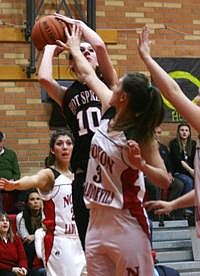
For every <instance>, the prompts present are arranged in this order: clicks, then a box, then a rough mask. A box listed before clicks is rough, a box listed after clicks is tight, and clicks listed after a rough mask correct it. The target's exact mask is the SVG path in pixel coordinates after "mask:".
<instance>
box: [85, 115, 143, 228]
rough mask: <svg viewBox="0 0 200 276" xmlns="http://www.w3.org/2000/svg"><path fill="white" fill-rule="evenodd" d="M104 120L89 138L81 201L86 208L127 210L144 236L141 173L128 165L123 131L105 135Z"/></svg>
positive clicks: (105, 122)
mask: <svg viewBox="0 0 200 276" xmlns="http://www.w3.org/2000/svg"><path fill="white" fill-rule="evenodd" d="M108 122H109V120H108V119H103V120H102V121H101V124H100V127H99V128H98V129H97V131H96V133H95V134H94V137H93V139H92V143H91V148H90V159H89V162H88V170H87V176H86V182H85V192H84V201H85V204H86V206H87V207H88V208H90V209H91V208H97V207H98V206H99V205H101V206H108V207H113V208H117V209H123V208H125V209H129V210H130V211H131V215H132V216H134V217H136V218H137V219H138V221H139V223H140V224H141V226H142V227H143V229H144V231H145V232H146V233H148V229H147V221H146V212H145V209H144V208H143V205H142V202H143V197H144V193H145V185H144V177H143V173H142V172H141V171H139V170H138V169H135V168H134V167H133V166H132V165H131V164H129V161H128V158H127V155H126V147H125V145H126V142H127V139H126V136H125V134H124V132H123V131H120V132H119V131H112V132H108V131H107V129H108Z"/></svg>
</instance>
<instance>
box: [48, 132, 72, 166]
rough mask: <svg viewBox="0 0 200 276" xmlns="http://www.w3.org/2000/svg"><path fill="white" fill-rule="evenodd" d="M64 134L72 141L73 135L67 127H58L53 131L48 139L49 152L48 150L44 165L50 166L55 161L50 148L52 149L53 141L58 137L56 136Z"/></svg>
mask: <svg viewBox="0 0 200 276" xmlns="http://www.w3.org/2000/svg"><path fill="white" fill-rule="evenodd" d="M64 135H67V136H69V137H70V138H71V140H72V143H74V138H73V135H72V133H71V131H70V130H69V129H58V130H55V131H53V132H52V134H51V138H50V141H49V147H50V152H49V155H48V156H47V157H46V158H45V167H49V166H52V165H53V164H54V163H55V155H54V154H52V152H51V150H53V148H54V145H55V142H56V140H57V139H58V137H59V136H64Z"/></svg>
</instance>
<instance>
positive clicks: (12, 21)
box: [0, 0, 200, 174]
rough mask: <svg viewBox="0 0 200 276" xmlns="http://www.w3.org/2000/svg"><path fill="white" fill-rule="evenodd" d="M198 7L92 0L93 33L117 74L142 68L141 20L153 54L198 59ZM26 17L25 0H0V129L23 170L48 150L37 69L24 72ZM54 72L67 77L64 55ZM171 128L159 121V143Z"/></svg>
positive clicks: (34, 166)
mask: <svg viewBox="0 0 200 276" xmlns="http://www.w3.org/2000/svg"><path fill="white" fill-rule="evenodd" d="M36 2H39V1H36ZM58 2H59V1H58V0H57V1H50V0H48V1H47V0H46V1H44V3H45V6H44V7H43V8H42V9H41V11H40V15H44V14H49V13H52V12H55V10H56V4H55V3H58ZM67 2H70V1H67ZM72 2H73V1H72ZM86 2H87V1H82V3H83V10H84V8H85V7H84V4H85V3H86ZM199 7H200V4H199V0H177V1H173V0H166V1H158V0H154V1H141V0H124V1H122V0H115V1H114V0H97V1H96V27H97V31H98V32H99V33H100V34H101V35H102V36H103V38H104V40H105V41H106V43H107V47H108V51H109V54H110V56H111V58H112V61H113V64H114V65H115V67H116V70H117V72H118V74H119V75H123V74H124V73H125V72H127V71H141V72H146V69H145V67H144V65H143V63H142V61H141V60H140V58H139V56H138V54H137V46H136V41H137V36H138V32H139V31H140V30H141V28H142V27H143V26H144V25H145V24H148V25H149V26H150V28H151V29H152V31H151V33H152V34H151V38H152V41H153V46H152V55H153V56H155V57H199V53H200V50H199V49H200V47H199V46H200V19H199ZM61 12H62V11H61ZM25 15H26V1H22V0H21V1H15V0H0V130H1V131H3V132H5V133H6V136H7V141H6V145H7V146H8V147H10V148H12V149H14V150H16V152H17V155H18V159H19V163H20V168H21V172H22V174H30V173H32V172H35V171H37V170H38V168H41V167H43V165H44V158H45V157H46V155H47V154H48V140H49V133H50V131H49V127H48V120H49V116H50V113H51V105H50V104H48V103H42V101H41V95H40V87H39V85H38V82H37V72H36V73H35V74H32V75H31V78H28V77H27V74H26V68H27V66H28V65H29V61H30V60H29V59H30V42H29V41H26V40H25V38H24V26H25V24H24V22H25V20H26V16H25ZM38 55H39V53H37V52H36V60H38ZM36 65H37V63H36ZM147 74H148V73H147ZM54 76H55V77H56V78H61V79H64V78H68V79H71V78H72V76H70V74H69V72H68V70H67V62H66V60H65V55H61V56H60V57H59V59H55V63H54ZM176 126H177V124H175V123H170V124H164V125H163V130H164V131H163V137H162V138H163V142H165V143H167V142H168V141H169V139H171V138H172V137H174V135H175V131H176ZM194 135H195V132H194Z"/></svg>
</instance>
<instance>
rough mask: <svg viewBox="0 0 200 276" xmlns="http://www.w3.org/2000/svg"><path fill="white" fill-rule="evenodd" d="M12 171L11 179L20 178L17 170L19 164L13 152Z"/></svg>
mask: <svg viewBox="0 0 200 276" xmlns="http://www.w3.org/2000/svg"><path fill="white" fill-rule="evenodd" d="M12 171H13V179H14V180H17V179H19V178H20V169H19V164H18V160H17V155H16V153H15V152H14V151H13V165H12Z"/></svg>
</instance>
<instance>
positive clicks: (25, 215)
mask: <svg viewBox="0 0 200 276" xmlns="http://www.w3.org/2000/svg"><path fill="white" fill-rule="evenodd" d="M32 193H37V194H38V191H37V190H36V189H30V190H28V192H27V194H26V198H25V204H24V209H23V214H22V217H23V218H24V221H25V226H26V229H27V230H28V233H29V234H30V235H31V234H34V233H35V230H36V229H38V228H40V227H42V210H40V212H39V214H38V223H37V225H34V226H33V225H32V223H31V217H32V213H31V208H30V207H29V205H28V201H29V196H30V194H32Z"/></svg>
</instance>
